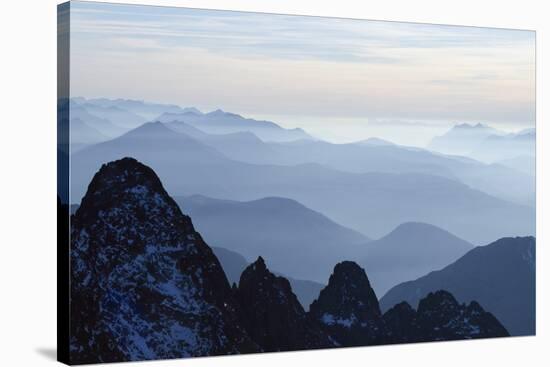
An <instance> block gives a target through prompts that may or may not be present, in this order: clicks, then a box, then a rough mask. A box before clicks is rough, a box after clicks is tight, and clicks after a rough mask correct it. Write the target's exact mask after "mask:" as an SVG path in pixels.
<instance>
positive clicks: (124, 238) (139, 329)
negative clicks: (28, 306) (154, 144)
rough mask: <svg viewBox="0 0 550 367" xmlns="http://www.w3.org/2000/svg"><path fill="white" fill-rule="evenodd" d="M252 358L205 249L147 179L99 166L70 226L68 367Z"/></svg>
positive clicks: (120, 167)
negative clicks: (72, 366)
mask: <svg viewBox="0 0 550 367" xmlns="http://www.w3.org/2000/svg"><path fill="white" fill-rule="evenodd" d="M256 350H257V346H256V345H255V344H254V343H253V342H252V341H251V340H250V338H249V337H248V336H247V334H246V332H245V330H244V329H243V328H242V327H241V326H240V324H239V322H238V315H237V308H236V303H235V301H234V299H233V296H232V292H231V289H230V287H229V284H228V282H227V279H226V277H225V274H224V272H223V270H222V268H221V266H220V264H219V262H218V260H217V258H216V257H215V256H214V255H213V253H212V251H211V249H210V248H209V247H208V245H206V243H205V242H204V241H203V240H202V238H201V236H200V235H199V234H198V233H197V232H196V231H195V230H194V228H193V225H192V223H191V220H190V218H189V217H187V216H185V215H183V214H182V213H181V211H180V209H179V207H178V206H177V205H176V203H175V202H174V201H173V200H172V199H171V198H170V197H169V196H168V194H167V193H166V191H165V190H164V188H163V186H162V184H161V182H160V180H159V179H158V177H157V176H156V174H155V173H154V172H153V171H152V170H151V169H150V168H148V167H146V166H144V165H142V164H141V163H139V162H137V161H136V160H134V159H131V158H124V159H121V160H119V161H115V162H111V163H109V164H106V165H103V166H102V167H101V169H100V170H99V172H98V173H97V174H96V175H95V176H94V178H93V180H92V182H91V183H90V185H89V187H88V191H87V193H86V195H85V197H84V198H83V199H82V203H81V205H80V207H79V208H78V210H77V211H76V213H75V215H74V216H73V217H72V222H71V342H70V352H71V363H94V362H118V361H128V360H147V359H159V358H181V357H191V356H204V355H218V354H233V353H246V352H253V351H256Z"/></svg>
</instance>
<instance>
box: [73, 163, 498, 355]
mask: <svg viewBox="0 0 550 367" xmlns="http://www.w3.org/2000/svg"><path fill="white" fill-rule="evenodd" d="M71 269H72V273H71V276H72V278H71V340H70V344H71V345H70V347H71V362H72V363H92V362H115V361H124V360H143V359H157V358H180V357H190V356H201V355H219V354H232V353H250V352H257V351H278V350H298V349H311V348H322V347H332V346H334V347H336V346H354V345H372V344H381V343H399V342H403V341H429V340H454V339H470V338H484V337H498V336H507V335H508V332H507V331H506V329H505V328H504V327H503V326H502V325H501V324H500V322H499V321H498V320H497V319H496V318H495V317H494V316H493V315H492V314H491V313H489V312H487V311H485V310H484V309H483V308H482V307H481V306H480V305H479V304H478V303H476V302H471V303H470V304H468V305H463V304H459V303H458V302H457V301H456V300H455V298H454V297H453V296H452V295H451V294H450V293H448V292H445V291H439V292H435V293H430V294H428V295H427V296H426V297H425V298H423V299H422V300H421V301H420V303H419V307H418V310H416V311H415V310H413V309H412V308H411V307H410V306H409V307H407V305H400V306H399V307H398V308H393V309H392V310H390V311H391V313H390V311H388V312H387V313H386V314H382V312H381V310H380V307H379V304H378V300H377V297H376V294H375V292H374V290H373V289H372V287H371V285H370V282H369V279H368V277H367V275H366V273H365V271H364V270H363V269H362V268H361V267H359V266H358V265H357V264H356V263H354V262H341V263H339V264H337V265H336V266H335V267H334V270H333V273H332V275H331V276H330V278H329V280H328V284H327V286H326V287H325V288H323V290H321V292H320V294H319V296H318V298H317V299H316V300H315V301H314V302H313V303H312V305H311V307H310V310H309V312H306V311H305V310H304V308H303V307H302V305H301V304H300V303H299V302H298V300H297V298H296V296H295V294H294V293H293V291H292V287H291V285H290V282H289V281H288V280H287V279H285V278H284V277H281V276H278V275H275V274H273V273H272V272H271V271H270V270H269V269H268V268H267V265H266V263H265V261H264V260H263V259H262V258H258V259H257V260H256V261H255V262H254V263H252V264H250V265H249V266H248V267H247V268H246V269H245V270H244V271H243V272H242V274H241V276H240V279H239V284H238V285H236V284H235V285H234V286H233V288H231V287H230V285H229V282H228V280H227V277H226V275H225V273H224V271H223V269H222V266H221V265H220V262H219V261H218V259H217V257H216V255H215V254H214V252H213V251H212V249H211V248H210V246H209V245H208V244H207V243H206V242H205V241H204V240H203V238H202V236H201V235H200V234H199V233H198V232H197V231H196V230H195V228H194V226H193V224H192V222H191V218H190V217H189V216H186V215H184V214H183V213H182V212H181V210H180V208H179V206H178V205H177V203H176V202H175V201H174V200H173V199H172V198H171V197H170V196H169V195H168V193H167V191H166V190H165V189H164V187H163V184H162V183H161V181H160V180H159V177H157V175H156V174H155V172H154V171H153V170H152V169H150V168H149V167H147V166H145V165H143V164H141V163H139V162H138V161H136V160H135V159H132V158H124V159H121V160H117V161H114V162H110V163H108V164H104V165H103V166H101V169H100V170H99V171H98V172H97V173H96V174H95V175H94V176H93V178H92V180H91V182H90V184H89V185H88V189H87V191H86V194H85V195H84V197H83V199H82V202H81V204H80V206H79V207H78V209H77V210H76V212H75V214H74V215H73V216H72V218H71Z"/></svg>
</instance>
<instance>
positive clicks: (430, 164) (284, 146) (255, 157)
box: [166, 122, 535, 204]
mask: <svg viewBox="0 0 550 367" xmlns="http://www.w3.org/2000/svg"><path fill="white" fill-rule="evenodd" d="M166 126H168V127H169V128H171V129H173V130H175V131H177V132H181V133H184V134H186V135H189V136H190V137H193V138H194V139H196V140H198V141H200V142H202V143H204V144H206V145H209V146H211V147H212V148H214V149H216V150H218V151H219V152H221V153H223V154H225V155H226V156H227V157H229V158H231V159H233V160H237V161H240V162H245V163H252V164H261V165H287V166H290V165H297V164H310V163H317V164H321V165H324V166H328V167H330V168H333V169H337V170H341V171H346V172H351V173H368V172H386V173H424V174H430V175H437V176H442V177H445V178H449V179H454V180H460V181H462V182H464V183H465V184H467V185H469V186H471V187H473V188H476V189H479V190H482V191H484V192H487V193H490V194H492V195H495V196H498V197H500V198H503V199H505V200H511V201H514V202H518V203H523V204H532V203H533V202H534V195H535V190H534V188H535V182H534V179H533V177H532V176H531V175H526V174H523V173H522V172H518V171H517V170H515V169H509V168H508V167H507V166H505V165H488V164H483V163H480V162H477V161H475V160H472V159H468V158H464V157H454V156H445V155H442V154H437V153H432V152H429V151H426V150H423V149H419V148H412V147H405V146H399V145H395V144H392V143H388V142H385V141H380V140H379V139H375V138H371V139H369V140H368V141H361V142H358V143H350V144H332V143H328V142H325V141H321V140H298V141H293V142H287V143H269V142H267V143H266V142H263V141H262V140H260V139H259V138H258V137H257V136H255V135H254V134H252V133H251V132H239V133H232V134H222V135H219V134H218V135H215V134H206V133H204V132H203V131H201V130H199V129H197V128H196V127H194V126H191V125H189V124H186V123H183V122H171V123H167V124H166ZM502 182H508V183H509V184H508V185H502Z"/></svg>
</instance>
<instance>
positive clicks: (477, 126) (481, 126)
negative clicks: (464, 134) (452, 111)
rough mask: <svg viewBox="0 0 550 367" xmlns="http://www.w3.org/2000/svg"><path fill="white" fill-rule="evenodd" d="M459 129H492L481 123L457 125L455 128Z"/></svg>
mask: <svg viewBox="0 0 550 367" xmlns="http://www.w3.org/2000/svg"><path fill="white" fill-rule="evenodd" d="M454 127H455V128H457V129H470V130H471V129H478V130H479V129H491V127H489V125H485V124H482V123H481V122H478V123H477V124H468V123H462V124H456V125H455V126H454Z"/></svg>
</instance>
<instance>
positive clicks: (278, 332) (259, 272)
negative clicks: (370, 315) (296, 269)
mask: <svg viewBox="0 0 550 367" xmlns="http://www.w3.org/2000/svg"><path fill="white" fill-rule="evenodd" d="M235 293H236V294H237V299H238V300H239V304H240V311H241V322H242V324H243V325H244V327H245V329H246V330H247V332H248V334H249V335H250V337H251V338H252V340H253V341H254V342H256V343H257V344H258V345H259V346H260V347H261V348H262V350H263V351H266V352H274V351H288V350H300V349H316V348H326V347H330V346H332V344H331V343H330V342H329V339H328V336H327V335H326V334H325V333H323V332H322V331H321V328H320V327H319V325H317V324H316V323H315V322H313V321H312V320H310V319H309V318H308V317H307V314H306V312H305V311H304V309H303V307H302V305H301V304H300V302H299V301H298V299H297V298H296V296H295V295H294V293H292V289H291V287H290V283H289V281H288V280H287V279H286V278H283V277H279V276H276V275H274V274H273V273H271V272H270V271H269V270H268V269H267V267H266V265H265V262H264V260H263V259H262V258H261V257H259V258H258V260H256V261H255V262H254V263H252V264H251V265H249V266H248V267H247V268H246V269H245V270H244V271H243V273H242V274H241V278H240V281H239V287H238V288H237V289H235Z"/></svg>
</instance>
